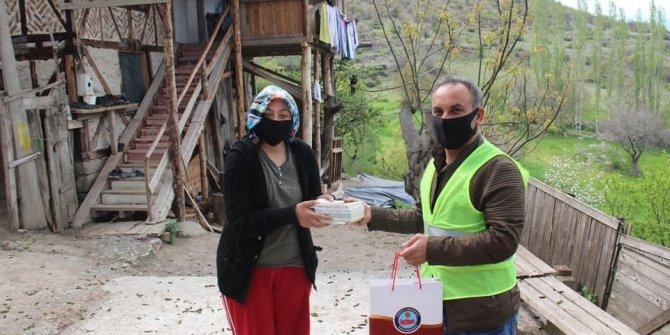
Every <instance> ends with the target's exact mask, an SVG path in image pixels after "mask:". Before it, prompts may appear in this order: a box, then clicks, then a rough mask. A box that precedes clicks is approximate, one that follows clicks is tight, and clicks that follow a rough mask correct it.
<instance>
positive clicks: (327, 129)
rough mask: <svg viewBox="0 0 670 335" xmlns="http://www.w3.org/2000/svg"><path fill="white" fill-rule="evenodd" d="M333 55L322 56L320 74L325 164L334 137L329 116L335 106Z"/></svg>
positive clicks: (322, 158) (322, 146) (322, 147)
mask: <svg viewBox="0 0 670 335" xmlns="http://www.w3.org/2000/svg"><path fill="white" fill-rule="evenodd" d="M332 69H333V54H332V53H330V52H327V53H324V54H323V59H322V64H321V72H322V73H323V97H322V98H323V99H324V101H325V103H324V106H323V109H324V111H323V115H324V118H323V128H321V137H322V138H324V139H325V141H323V142H322V143H321V157H320V160H321V162H325V161H326V160H327V159H328V155H329V153H330V147H331V143H332V138H333V135H334V129H333V128H334V126H333V124H334V121H333V118H332V116H331V115H330V114H329V113H330V110H332V108H333V107H334V105H335V92H334V89H333V72H332Z"/></svg>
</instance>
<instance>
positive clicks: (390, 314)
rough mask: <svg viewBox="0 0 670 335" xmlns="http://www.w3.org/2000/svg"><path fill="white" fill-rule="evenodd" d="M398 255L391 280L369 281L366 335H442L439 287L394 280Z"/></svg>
mask: <svg viewBox="0 0 670 335" xmlns="http://www.w3.org/2000/svg"><path fill="white" fill-rule="evenodd" d="M398 257H399V256H398V253H396V255H395V257H394V261H393V269H392V271H391V279H373V280H370V282H369V283H370V314H369V315H370V316H369V321H370V322H369V324H370V328H369V329H370V332H369V334H370V335H393V334H415V335H442V334H443V332H444V330H443V323H442V283H441V282H440V281H438V280H435V279H432V278H428V279H423V280H422V279H421V277H419V271H418V268H417V269H416V275H417V276H416V278H412V279H409V278H396V274H397V269H398Z"/></svg>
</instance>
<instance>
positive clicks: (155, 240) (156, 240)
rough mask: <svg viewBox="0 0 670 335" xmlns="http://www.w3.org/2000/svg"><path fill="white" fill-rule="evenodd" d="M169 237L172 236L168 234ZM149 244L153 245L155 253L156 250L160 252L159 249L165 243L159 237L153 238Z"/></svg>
mask: <svg viewBox="0 0 670 335" xmlns="http://www.w3.org/2000/svg"><path fill="white" fill-rule="evenodd" d="M169 238H170V236H169V235H168V239H169ZM149 245H150V246H151V249H153V250H154V253H155V252H158V250H160V249H161V246H162V245H163V241H161V239H159V238H152V239H151V240H150V241H149Z"/></svg>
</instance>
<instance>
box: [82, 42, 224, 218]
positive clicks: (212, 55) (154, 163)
mask: <svg viewBox="0 0 670 335" xmlns="http://www.w3.org/2000/svg"><path fill="white" fill-rule="evenodd" d="M231 36H232V29H228V31H227V32H226V33H225V35H224V36H223V38H221V39H220V41H217V42H214V41H215V37H216V36H212V38H211V39H210V41H209V42H208V44H207V45H206V46H204V47H203V46H181V47H180V48H179V50H178V51H177V54H176V59H175V69H174V70H175V81H176V86H177V96H178V99H177V101H178V102H179V103H178V106H179V107H178V117H179V125H178V129H179V133H180V134H181V141H182V142H181V159H182V161H183V163H184V165H185V166H187V165H188V163H189V160H190V158H191V156H192V154H193V151H194V150H195V147H196V144H197V143H198V139H199V138H200V135H201V133H202V131H203V130H204V125H205V121H206V119H207V115H208V112H209V109H210V106H211V105H212V102H213V101H214V97H215V94H216V92H217V91H218V90H217V87H218V85H219V83H220V81H221V80H222V79H223V77H224V69H225V67H226V64H227V63H228V60H229V57H230V53H231V48H232V44H231V42H230V41H231ZM164 72H165V71H164V69H163V68H162V67H161V69H159V71H158V73H157V74H156V77H155V78H154V82H153V83H152V85H151V87H150V88H149V89H148V90H147V94H146V95H145V97H144V99H143V101H142V103H141V104H140V107H139V109H138V111H137V113H136V114H135V117H134V118H133V120H132V121H131V123H130V124H129V125H128V126H127V128H126V130H124V133H123V134H122V135H121V138H120V139H119V143H120V144H122V147H123V151H120V152H119V153H116V154H113V155H112V156H110V157H109V158H108V160H107V162H106V164H105V166H104V167H103V169H102V170H101V172H100V175H99V176H98V178H97V179H96V181H95V182H94V184H93V186H92V187H91V190H90V191H89V193H88V194H87V195H86V198H85V199H84V201H83V202H82V205H81V207H80V208H79V210H78V212H77V214H76V215H75V217H74V220H73V226H74V227H81V226H82V225H83V224H85V223H88V222H90V221H91V220H92V218H93V217H95V216H98V215H100V214H102V213H105V212H107V213H109V212H118V213H119V214H120V215H125V214H127V213H131V212H133V213H134V212H143V213H146V214H147V222H152V223H154V222H160V221H163V220H164V219H165V218H166V217H167V215H168V213H169V210H170V207H171V205H172V200H173V199H174V189H173V183H172V181H173V179H172V169H171V168H170V167H169V164H168V162H169V159H168V155H169V154H168V148H169V146H170V140H169V136H168V133H167V131H166V128H167V120H168V116H169V111H168V101H169V96H168V92H167V89H166V88H165V83H164Z"/></svg>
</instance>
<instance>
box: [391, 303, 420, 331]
mask: <svg viewBox="0 0 670 335" xmlns="http://www.w3.org/2000/svg"><path fill="white" fill-rule="evenodd" d="M393 325H394V326H395V329H396V330H397V331H399V332H401V333H403V334H411V333H413V332H414V331H416V330H417V329H419V326H421V314H419V311H418V310H416V309H415V308H412V307H405V308H402V309H400V310H399V311H398V313H395V317H394V318H393Z"/></svg>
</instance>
